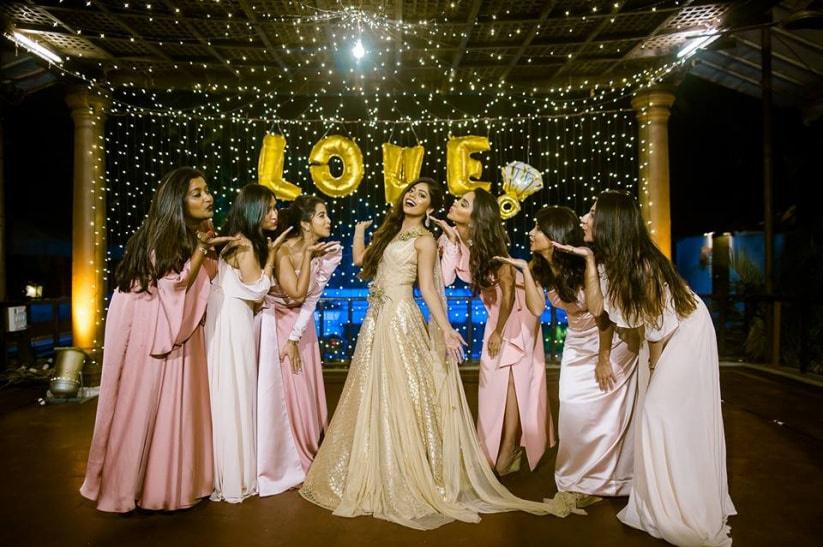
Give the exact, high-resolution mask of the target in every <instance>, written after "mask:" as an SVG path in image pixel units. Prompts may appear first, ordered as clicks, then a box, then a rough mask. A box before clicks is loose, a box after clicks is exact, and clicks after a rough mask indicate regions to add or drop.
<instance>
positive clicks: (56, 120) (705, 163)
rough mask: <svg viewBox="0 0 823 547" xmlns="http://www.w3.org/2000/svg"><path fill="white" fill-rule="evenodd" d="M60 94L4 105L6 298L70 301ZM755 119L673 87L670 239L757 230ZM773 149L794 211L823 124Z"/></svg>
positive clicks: (697, 84)
mask: <svg viewBox="0 0 823 547" xmlns="http://www.w3.org/2000/svg"><path fill="white" fill-rule="evenodd" d="M63 95H64V89H62V86H53V87H51V88H49V89H47V90H44V91H41V92H39V93H37V94H34V95H32V96H30V97H28V98H26V100H25V101H23V102H22V103H21V104H19V105H14V106H8V105H6V107H5V116H4V122H3V123H4V133H5V143H4V145H5V162H6V214H7V225H8V250H9V268H8V270H9V274H8V276H9V279H8V286H9V294H10V295H14V294H17V291H18V290H20V289H21V288H22V286H23V284H25V282H26V280H27V279H38V280H41V281H42V282H43V284H44V286H45V287H46V289H45V291H46V293H47V296H60V295H67V294H68V293H69V288H70V270H69V266H68V265H69V257H68V252H69V251H70V241H71V202H72V122H71V118H70V116H69V111H68V108H67V107H66V106H65V103H64V101H63ZM760 116H761V114H760V101H759V99H757V98H754V97H749V96H745V95H742V94H740V93H737V92H734V91H730V90H727V89H725V88H723V87H720V86H717V85H714V84H711V83H709V82H706V81H704V80H701V79H699V78H695V77H691V76H690V77H687V78H686V79H685V80H684V82H683V83H682V84H681V86H680V87H679V88H678V91H677V100H676V102H675V106H674V107H673V110H672V116H671V120H670V124H669V127H670V150H671V155H670V161H671V198H672V229H673V237H674V239H677V238H680V237H683V236H688V235H695V234H702V233H704V232H708V231H715V232H722V231H733V230H757V229H760V228H762V209H763V198H762V144H761V143H762V140H761V139H762V129H761V121H760ZM774 141H775V211H776V213H777V214H778V215H779V214H781V213H782V212H783V211H785V210H786V209H787V208H788V207H789V206H790V205H792V204H798V205H800V210H801V211H802V203H800V200H801V198H803V197H806V196H807V195H808V193H809V192H810V191H811V190H810V189H811V184H812V183H813V182H817V181H819V179H820V177H819V174H818V173H819V167H817V166H819V165H820V158H819V156H820V154H821V151H823V122H822V121H820V120H818V121H817V123H816V124H814V125H813V126H811V127H806V126H804V125H803V124H802V123H801V120H800V116H799V113H798V112H796V111H793V110H778V111H777V112H776V115H775V137H774ZM778 228H779V226H778ZM26 252H28V253H29V255H28V256H26V255H25V253H26ZM32 253H36V254H39V255H41V256H32ZM43 255H46V256H43ZM49 255H50V256H49ZM61 255H62V256H61Z"/></svg>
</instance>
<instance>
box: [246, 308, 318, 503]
mask: <svg viewBox="0 0 823 547" xmlns="http://www.w3.org/2000/svg"><path fill="white" fill-rule="evenodd" d="M254 328H255V338H256V339H257V342H258V347H257V492H258V494H259V495H261V496H271V495H274V494H279V493H281V492H285V491H286V490H288V489H289V488H294V487H296V486H298V485H299V484H300V483H302V482H303V479H304V478H305V477H306V473H305V471H304V470H303V463H302V462H301V460H300V453H299V452H298V450H297V443H296V442H295V440H294V434H293V433H292V426H291V420H290V419H289V412H288V407H287V404H286V393H285V389H284V387H283V375H282V374H281V373H280V347H279V345H278V343H277V318H276V314H275V312H274V297H272V296H271V295H266V298H265V300H264V307H263V309H262V310H261V311H260V313H258V314H257V315H256V316H255V318H254Z"/></svg>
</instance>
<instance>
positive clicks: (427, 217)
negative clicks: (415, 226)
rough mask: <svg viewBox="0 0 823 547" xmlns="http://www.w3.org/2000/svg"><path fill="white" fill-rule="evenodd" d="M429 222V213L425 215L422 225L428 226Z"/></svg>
mask: <svg viewBox="0 0 823 547" xmlns="http://www.w3.org/2000/svg"><path fill="white" fill-rule="evenodd" d="M429 224H430V223H429V215H426V220H424V221H423V226H425V227H426V228H428V227H429Z"/></svg>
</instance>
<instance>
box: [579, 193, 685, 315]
mask: <svg viewBox="0 0 823 547" xmlns="http://www.w3.org/2000/svg"><path fill="white" fill-rule="evenodd" d="M592 230H593V235H594V240H595V244H596V246H595V252H596V254H597V258H598V260H599V261H600V262H601V263H602V264H603V266H604V267H605V269H606V275H607V276H608V278H609V295H608V296H607V298H610V299H611V300H612V302H613V303H614V304H615V305H616V306H617V307H618V308H619V309H620V310H622V312H623V314H624V315H625V317H626V319H627V320H628V321H629V322H632V323H634V322H638V321H645V322H648V323H651V324H653V325H656V324H659V323H660V320H661V317H662V315H663V310H664V308H665V307H666V305H667V302H666V285H668V287H669V291H670V292H671V296H672V300H673V302H674V308H675V310H676V311H677V314H678V315H679V316H680V317H686V316H688V315H690V314H691V313H692V312H693V311H694V310H695V308H696V307H697V301H696V300H695V296H694V294H693V293H692V292H691V291H690V290H689V287H688V285H686V282H685V281H683V279H682V278H681V277H680V276H679V275H678V274H677V272H676V271H675V269H674V266H673V265H672V263H671V261H670V260H669V259H668V258H666V256H665V255H664V254H663V253H661V252H660V250H659V249H658V248H657V246H656V245H655V244H654V242H653V241H652V239H651V237H650V236H649V232H648V231H647V230H646V224H645V222H643V217H642V215H641V214H640V206H639V205H638V203H637V200H636V199H634V197H632V196H631V195H630V194H628V193H627V192H624V191H622V190H606V191H604V192H602V193H601V194H600V196H599V197H598V198H597V208H596V209H595V212H594V224H593V228H592Z"/></svg>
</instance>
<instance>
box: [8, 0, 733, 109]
mask: <svg viewBox="0 0 823 547" xmlns="http://www.w3.org/2000/svg"><path fill="white" fill-rule="evenodd" d="M351 4H354V3H349V2H336V1H330V0H314V1H311V0H307V1H306V2H294V1H279V0H139V1H135V0H92V1H89V2H87V1H85V0H84V1H75V0H65V1H58V0H29V1H22V2H21V1H17V2H11V3H9V4H7V5H5V6H4V7H3V8H2V10H3V11H4V13H5V15H6V17H7V19H8V22H7V23H8V26H10V27H13V28H14V29H16V30H17V31H18V32H20V33H23V34H25V35H26V36H28V37H30V38H32V39H34V40H37V41H38V42H40V43H41V44H43V45H45V46H46V47H48V48H50V49H52V50H53V51H55V52H56V53H58V54H59V55H61V56H63V57H64V58H66V59H67V62H66V63H65V66H66V68H67V69H71V70H76V71H77V72H79V73H83V74H86V75H89V76H90V77H94V78H97V79H98V80H101V81H106V82H108V83H109V84H110V85H112V86H120V85H134V86H137V87H143V88H150V89H191V88H192V87H195V86H199V87H200V88H208V87H215V86H222V87H224V88H229V87H230V88H232V89H236V90H240V91H243V90H247V89H251V88H260V87H265V88H266V90H267V91H274V92H278V91H280V90H282V91H286V90H290V91H295V92H297V93H301V94H311V93H318V92H323V91H329V92H332V91H352V89H361V90H362V89H366V88H370V86H379V87H380V89H381V90H387V91H388V90H392V91H408V92H412V93H414V92H431V91H448V89H449V87H450V86H453V85H454V82H456V81H457V82H467V81H472V82H476V83H477V84H478V90H479V91H480V90H484V89H489V88H490V86H494V85H499V83H500V82H505V83H506V85H507V86H513V87H514V88H519V87H522V88H524V89H525V88H528V89H530V90H531V89H534V88H537V91H538V92H540V91H548V90H549V89H550V88H556V87H561V86H568V85H573V86H581V85H584V86H591V87H594V86H596V85H609V83H610V82H619V81H620V80H621V79H622V78H628V77H631V76H633V75H636V74H638V73H640V72H643V71H644V70H648V69H654V68H655V67H659V66H662V65H665V64H666V63H670V62H671V61H672V60H673V59H674V58H675V54H676V52H677V51H678V49H679V48H680V47H682V46H683V44H684V43H685V42H686V41H687V40H688V39H689V38H690V37H693V36H694V35H695V34H700V33H702V32H706V31H707V30H708V29H710V28H715V27H718V26H720V25H722V23H723V20H724V18H725V17H726V16H727V15H728V12H729V10H730V8H731V7H732V2H700V1H680V2H661V1H649V0H628V1H614V0H611V1H608V2H591V1H589V0H553V1H535V0H518V1H516V2H512V1H506V0H454V1H450V0H412V1H405V2H404V1H399V0H383V1H379V0H363V1H361V2H357V3H356V7H357V10H354V9H346V6H347V5H351ZM364 14H365V15H364ZM355 28H357V29H358V35H359V33H360V32H362V36H363V38H364V42H367V43H368V46H367V47H369V49H370V50H371V51H370V52H369V57H368V58H367V59H364V61H365V62H364V65H363V67H361V68H363V70H352V69H351V67H350V66H349V65H348V64H347V63H349V61H350V57H351V55H350V47H351V46H350V45H349V44H350V40H351V37H352V32H353V31H352V29H355ZM346 29H348V31H347V30H346ZM386 37H388V38H389V39H388V40H386V39H385V38H386ZM335 46H337V47H335ZM343 48H346V49H343ZM343 54H345V55H343ZM375 66H378V67H379V70H377V69H375V68H374V67H375ZM329 70H331V74H330V73H329ZM358 86H359V87H358Z"/></svg>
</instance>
